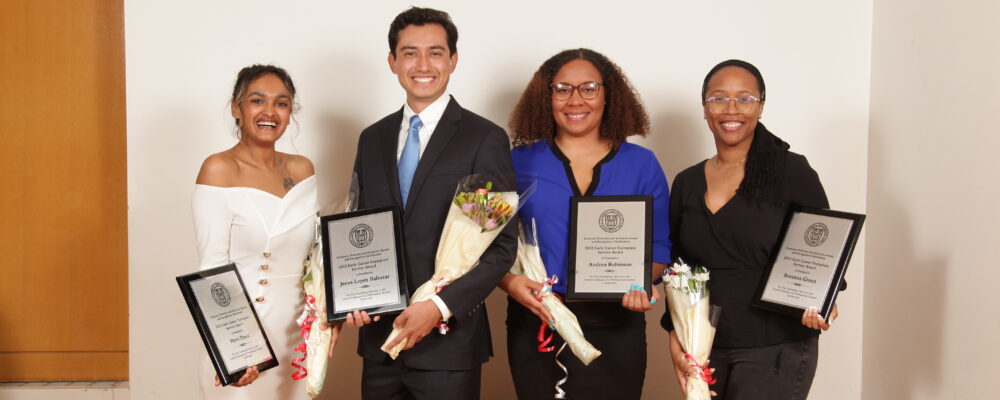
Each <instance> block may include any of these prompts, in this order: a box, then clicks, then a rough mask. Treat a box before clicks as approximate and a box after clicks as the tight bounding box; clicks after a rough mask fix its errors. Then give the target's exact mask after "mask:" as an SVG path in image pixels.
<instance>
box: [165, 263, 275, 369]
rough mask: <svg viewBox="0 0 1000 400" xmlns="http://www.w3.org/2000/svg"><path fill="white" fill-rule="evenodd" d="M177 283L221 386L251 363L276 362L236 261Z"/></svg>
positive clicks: (268, 365)
mask: <svg viewBox="0 0 1000 400" xmlns="http://www.w3.org/2000/svg"><path fill="white" fill-rule="evenodd" d="M177 284H178V285H180V287H181V293H182V294H183V295H184V301H185V302H187V305H188V309H189V310H191V317H193V318H194V324H195V325H196V326H197V327H198V333H200V334H201V340H202V342H204V343H205V349H206V350H208V355H209V358H211V359H212V364H213V365H214V366H215V373H216V375H218V377H219V381H220V382H222V385H223V386H227V385H229V384H231V383H234V382H238V381H239V380H240V377H242V376H243V373H244V372H246V370H247V368H250V367H252V366H255V365H256V366H257V369H258V370H259V371H261V372H263V371H265V370H268V369H271V368H274V367H276V366H278V359H277V358H276V357H275V355H274V349H272V348H271V342H269V341H268V340H267V335H265V334H264V328H263V326H261V324H260V318H258V317H257V311H256V310H255V309H254V307H253V304H252V303H250V295H249V294H247V290H246V286H244V285H243V278H241V277H240V273H239V271H237V269H236V265H235V264H229V265H225V266H222V267H216V268H212V269H208V270H204V271H200V272H195V273H193V274H188V275H182V276H178V277H177Z"/></svg>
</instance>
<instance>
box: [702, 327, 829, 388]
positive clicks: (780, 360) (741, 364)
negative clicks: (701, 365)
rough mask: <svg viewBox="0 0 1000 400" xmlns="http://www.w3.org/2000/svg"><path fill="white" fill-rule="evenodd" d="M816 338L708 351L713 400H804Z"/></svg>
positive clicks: (813, 372)
mask: <svg viewBox="0 0 1000 400" xmlns="http://www.w3.org/2000/svg"><path fill="white" fill-rule="evenodd" d="M818 355H819V337H818V336H814V337H812V338H810V339H806V340H803V341H801V342H790V343H781V344H776V345H773V346H766V347H751V348H743V349H721V348H714V349H712V355H711V358H710V359H711V363H710V364H709V366H710V367H712V368H715V378H716V380H717V381H716V383H715V384H714V385H711V389H712V390H714V391H716V392H717V393H718V394H719V395H718V396H716V397H714V398H713V400H770V399H782V400H785V399H788V400H805V398H806V397H808V396H809V388H810V387H811V386H812V381H813V377H814V376H816V364H817V356H818Z"/></svg>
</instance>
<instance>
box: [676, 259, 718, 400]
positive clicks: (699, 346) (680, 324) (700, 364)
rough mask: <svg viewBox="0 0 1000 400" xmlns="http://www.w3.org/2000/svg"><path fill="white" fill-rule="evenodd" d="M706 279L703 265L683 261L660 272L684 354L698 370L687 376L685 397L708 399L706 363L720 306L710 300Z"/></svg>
mask: <svg viewBox="0 0 1000 400" xmlns="http://www.w3.org/2000/svg"><path fill="white" fill-rule="evenodd" d="M708 279H709V277H708V270H706V269H705V267H702V266H694V267H691V266H689V265H687V264H685V263H684V262H683V261H680V262H677V263H674V264H673V265H671V266H670V267H669V268H667V269H666V270H665V271H664V272H663V286H664V289H665V291H666V293H667V307H668V309H669V310H670V320H671V321H673V324H674V329H675V332H676V334H677V339H678V341H679V342H680V344H681V347H683V348H684V357H685V358H686V359H687V360H688V362H689V363H690V365H691V366H692V367H694V369H696V370H697V371H698V374H697V375H695V376H689V377H688V379H687V397H686V398H687V400H709V399H711V398H712V396H711V392H710V391H709V389H708V385H710V384H712V383H715V379H714V378H713V377H712V373H711V371H710V370H709V367H708V365H706V363H707V362H708V355H709V353H710V352H711V351H712V342H713V341H714V339H715V326H716V324H717V323H718V321H719V307H717V306H713V305H711V303H709V295H708V286H707V283H708Z"/></svg>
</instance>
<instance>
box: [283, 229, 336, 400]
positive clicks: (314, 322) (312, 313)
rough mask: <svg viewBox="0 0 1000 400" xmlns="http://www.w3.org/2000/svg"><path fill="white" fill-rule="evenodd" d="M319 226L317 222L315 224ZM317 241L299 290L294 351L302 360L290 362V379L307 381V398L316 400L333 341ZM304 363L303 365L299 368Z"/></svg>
mask: <svg viewBox="0 0 1000 400" xmlns="http://www.w3.org/2000/svg"><path fill="white" fill-rule="evenodd" d="M317 226H318V221H317ZM316 236H317V239H316V242H315V244H314V245H313V247H312V249H311V250H310V251H309V255H308V256H307V257H306V260H305V261H304V262H303V265H304V267H305V273H304V275H303V277H302V289H303V292H304V294H305V306H304V308H303V310H302V316H300V317H299V319H298V320H297V321H296V323H297V324H298V325H299V326H301V327H302V340H303V342H302V343H301V344H299V346H298V347H296V348H295V350H297V351H300V352H304V353H305V354H304V355H303V357H302V358H297V359H295V360H292V366H293V367H295V368H296V372H295V374H293V375H292V378H294V379H295V380H300V379H303V378H305V380H306V394H308V395H309V397H312V398H316V397H317V396H319V393H320V392H321V391H322V390H323V381H324V380H326V367H327V353H328V351H329V350H328V349H329V348H330V341H331V340H332V329H333V328H331V327H329V326H326V327H325V329H324V322H325V321H326V290H325V289H324V274H323V247H322V246H323V244H322V243H323V241H322V240H320V239H319V235H318V234H317V235H316ZM303 361H305V364H301V363H302V362H303Z"/></svg>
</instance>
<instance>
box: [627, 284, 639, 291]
mask: <svg viewBox="0 0 1000 400" xmlns="http://www.w3.org/2000/svg"><path fill="white" fill-rule="evenodd" d="M636 289H638V287H637V286H636V284H634V283H633V284H632V286H631V287H629V290H636Z"/></svg>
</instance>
